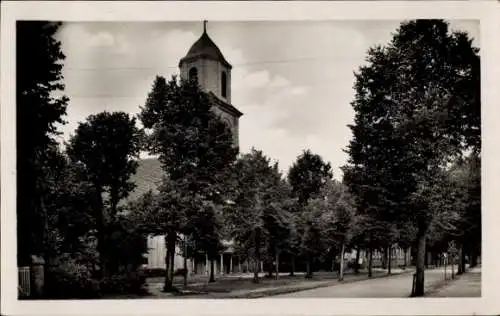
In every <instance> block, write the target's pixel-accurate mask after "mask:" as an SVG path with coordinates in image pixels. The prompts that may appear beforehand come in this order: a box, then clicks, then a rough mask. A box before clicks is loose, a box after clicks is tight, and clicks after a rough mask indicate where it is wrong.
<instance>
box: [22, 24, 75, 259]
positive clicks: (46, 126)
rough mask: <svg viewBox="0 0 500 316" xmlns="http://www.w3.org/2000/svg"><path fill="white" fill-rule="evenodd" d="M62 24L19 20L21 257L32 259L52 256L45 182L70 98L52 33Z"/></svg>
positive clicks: (60, 53) (59, 51) (57, 45)
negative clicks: (64, 93)
mask: <svg viewBox="0 0 500 316" xmlns="http://www.w3.org/2000/svg"><path fill="white" fill-rule="evenodd" d="M59 26H60V24H59V23H51V22H46V21H36V22H31V21H30V22H26V21H18V22H17V24H16V38H17V41H16V74H17V75H16V112H17V116H16V122H17V123H16V135H17V138H16V139H17V140H16V145H17V155H16V156H17V192H18V197H17V219H18V220H17V247H18V248H17V249H18V252H17V254H18V255H17V260H18V264H19V265H29V264H31V257H30V256H31V255H43V256H44V257H45V259H46V260H48V259H49V258H48V256H47V253H48V248H49V247H50V245H49V244H48V233H49V229H48V219H47V209H46V207H45V201H44V199H45V194H47V191H48V190H50V187H49V186H48V185H47V184H46V183H45V179H46V178H47V172H51V171H50V170H48V167H47V166H48V165H50V160H51V159H52V157H51V155H52V154H51V153H52V152H53V150H52V149H53V148H54V147H56V140H55V138H54V137H56V136H57V135H58V134H59V132H58V131H57V126H58V124H62V123H64V121H63V119H62V118H63V116H64V115H66V106H67V102H68V98H67V97H66V96H63V95H62V94H61V91H62V90H64V84H63V83H62V80H63V76H62V72H61V70H62V67H63V64H62V62H63V60H64V58H65V56H64V54H63V53H62V51H61V43H60V42H58V41H57V40H56V39H55V38H54V36H55V34H56V33H57V30H58V28H59Z"/></svg>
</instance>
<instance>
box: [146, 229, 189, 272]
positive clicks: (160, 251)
mask: <svg viewBox="0 0 500 316" xmlns="http://www.w3.org/2000/svg"><path fill="white" fill-rule="evenodd" d="M147 245H148V253H147V258H148V263H147V267H148V269H165V268H166V263H165V257H166V255H167V248H166V246H165V235H157V236H149V237H148V240H147ZM187 261H188V262H187V266H188V271H191V270H192V263H191V260H190V259H188V260H187ZM183 267H184V257H183V256H182V255H181V249H180V248H179V246H178V245H176V246H175V256H174V271H175V270H177V269H181V268H183Z"/></svg>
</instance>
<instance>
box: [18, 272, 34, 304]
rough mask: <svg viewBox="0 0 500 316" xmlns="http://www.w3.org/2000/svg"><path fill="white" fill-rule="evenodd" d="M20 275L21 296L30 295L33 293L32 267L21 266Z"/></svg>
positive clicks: (19, 289) (19, 290)
mask: <svg viewBox="0 0 500 316" xmlns="http://www.w3.org/2000/svg"><path fill="white" fill-rule="evenodd" d="M18 277H19V284H18V294H19V297H29V296H30V294H31V278H30V268H29V267H19V268H18Z"/></svg>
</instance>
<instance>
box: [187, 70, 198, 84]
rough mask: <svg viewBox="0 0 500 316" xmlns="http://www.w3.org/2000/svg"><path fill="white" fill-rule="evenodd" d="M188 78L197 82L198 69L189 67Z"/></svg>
mask: <svg viewBox="0 0 500 316" xmlns="http://www.w3.org/2000/svg"><path fill="white" fill-rule="evenodd" d="M189 80H195V81H196V82H198V69H196V67H193V68H191V69H189Z"/></svg>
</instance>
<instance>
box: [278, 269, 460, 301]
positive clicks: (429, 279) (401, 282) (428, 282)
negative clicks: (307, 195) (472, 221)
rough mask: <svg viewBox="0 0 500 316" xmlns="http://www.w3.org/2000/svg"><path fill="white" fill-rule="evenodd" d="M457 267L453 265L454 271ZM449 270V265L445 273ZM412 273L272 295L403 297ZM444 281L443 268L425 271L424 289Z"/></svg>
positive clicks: (410, 283)
mask: <svg viewBox="0 0 500 316" xmlns="http://www.w3.org/2000/svg"><path fill="white" fill-rule="evenodd" d="M456 269H457V267H455V271H456ZM450 272H451V270H450V267H448V269H447V273H448V275H449V273H450ZM412 282H413V274H411V273H407V274H402V275H396V276H391V277H387V278H375V279H370V280H366V281H358V282H354V283H346V284H339V285H334V286H330V287H323V288H318V289H314V290H306V291H301V292H294V293H289V294H284V295H278V296H274V297H276V298H278V297H283V298H300V297H308V298H336V297H341V298H390V297H393V298H403V297H409V296H410V294H411V289H412ZM443 283H444V269H443V268H437V269H432V270H426V271H425V288H426V291H427V290H430V289H431V288H433V287H435V286H438V285H439V284H443Z"/></svg>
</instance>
